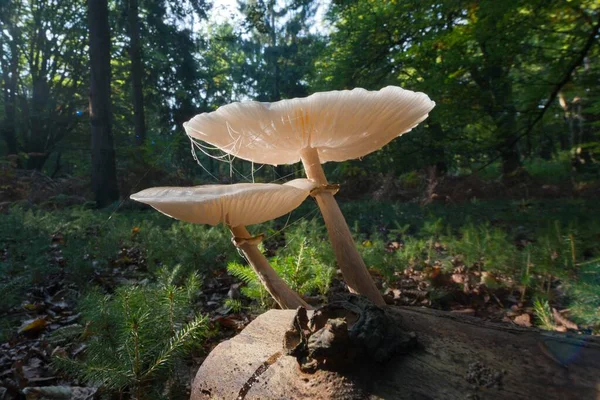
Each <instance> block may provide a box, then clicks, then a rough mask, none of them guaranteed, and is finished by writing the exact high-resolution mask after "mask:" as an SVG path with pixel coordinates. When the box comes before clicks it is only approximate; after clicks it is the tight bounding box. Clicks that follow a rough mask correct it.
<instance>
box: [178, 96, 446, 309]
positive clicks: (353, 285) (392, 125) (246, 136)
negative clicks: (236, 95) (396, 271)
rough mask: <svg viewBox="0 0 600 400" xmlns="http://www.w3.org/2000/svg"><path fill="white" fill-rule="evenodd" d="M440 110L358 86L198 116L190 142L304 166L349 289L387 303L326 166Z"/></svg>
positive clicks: (417, 99) (425, 101)
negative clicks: (354, 238)
mask: <svg viewBox="0 0 600 400" xmlns="http://www.w3.org/2000/svg"><path fill="white" fill-rule="evenodd" d="M434 106H435V103H434V102H433V101H431V100H430V99H429V97H428V96H427V95H426V94H424V93H416V92H412V91H409V90H404V89H401V88H399V87H394V86H388V87H385V88H383V89H381V90H379V91H367V90H365V89H358V88H357V89H353V90H344V91H332V92H321V93H315V94H313V95H311V96H308V97H305V98H297V99H290V100H282V101H278V102H274V103H261V102H241V103H232V104H229V105H226V106H223V107H221V108H219V109H217V110H216V111H214V112H210V113H204V114H200V115H197V116H196V117H194V118H193V119H192V120H190V121H189V122H187V123H185V124H184V127H185V130H186V133H187V134H188V136H190V137H191V138H193V139H198V140H202V141H205V142H207V143H209V144H211V145H214V146H216V147H218V148H219V149H221V150H223V151H224V152H226V153H229V154H231V155H233V156H235V157H239V158H241V159H244V160H248V161H252V162H255V163H261V164H271V165H280V164H294V163H296V162H298V161H302V164H303V165H304V170H305V172H306V176H307V177H308V178H309V179H311V180H313V181H314V182H315V183H316V184H317V185H318V186H317V187H316V188H315V189H314V190H313V191H312V193H311V194H312V195H313V196H314V197H315V199H316V200H317V203H318V205H319V208H320V209H321V213H322V214H323V219H324V221H325V225H326V226H327V231H328V234H329V238H330V240H331V243H332V247H333V249H334V252H335V254H336V258H337V262H338V265H339V267H340V269H341V270H342V274H343V275H344V279H345V281H346V283H347V284H348V287H349V288H350V290H351V291H352V292H354V293H358V294H362V295H364V296H366V297H368V298H369V299H370V300H371V301H372V302H374V303H375V304H378V305H384V304H385V303H384V300H383V297H382V296H381V293H380V292H379V291H378V290H377V287H376V286H375V283H374V282H373V279H372V278H371V276H370V274H369V272H368V270H367V267H366V265H365V263H364V261H363V260H362V258H361V257H360V254H359V253H358V250H357V249H356V247H355V245H354V243H353V239H352V235H351V233H350V230H349V228H348V225H347V223H346V221H345V219H344V216H343V215H342V213H341V211H340V209H339V206H338V204H337V202H336V201H335V199H334V197H333V195H334V194H335V192H336V190H337V188H336V187H335V185H330V184H329V183H328V181H327V178H326V177H325V173H324V171H323V168H322V166H321V164H322V163H325V162H329V161H337V162H340V161H345V160H351V159H356V158H360V157H363V156H365V155H367V154H369V153H372V152H374V151H376V150H379V149H380V148H382V147H383V146H385V145H386V144H387V143H389V142H390V141H392V140H393V139H394V138H396V137H398V136H400V135H402V134H404V133H406V132H408V131H410V130H411V129H412V128H414V127H415V126H416V125H418V124H419V123H420V122H422V121H423V120H425V119H426V118H427V116H428V113H429V111H431V109H433V107H434Z"/></svg>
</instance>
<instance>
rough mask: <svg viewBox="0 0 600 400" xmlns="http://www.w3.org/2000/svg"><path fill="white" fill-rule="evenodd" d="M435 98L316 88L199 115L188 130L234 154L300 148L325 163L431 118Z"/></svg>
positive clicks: (281, 160) (281, 157)
mask: <svg viewBox="0 0 600 400" xmlns="http://www.w3.org/2000/svg"><path fill="white" fill-rule="evenodd" d="M434 106H435V103H434V102H433V101H431V100H430V99H429V97H428V96H427V95H426V94H424V93H417V92H411V91H410V90H404V89H401V88H399V87H395V86H388V87H385V88H383V89H381V90H379V91H368V90H365V89H353V90H344V91H333V92H320V93H315V94H313V95H311V96H308V97H305V98H298V99H291V100H282V101H278V102H275V103H259V102H253V101H251V102H243V103H232V104H228V105H226V106H223V107H220V108H219V109H218V110H216V111H214V112H211V113H204V114H200V115H197V116H195V117H194V118H192V119H191V120H190V121H189V122H187V123H185V124H184V127H185V130H186V133H187V134H188V135H189V136H190V137H192V138H195V139H199V140H203V141H205V142H208V143H210V144H212V145H214V146H217V147H219V148H220V149H221V150H223V151H225V152H227V153H229V154H232V155H234V156H236V157H239V158H242V159H244V160H248V161H254V162H257V163H261V164H272V165H279V164H294V163H296V162H298V161H300V150H302V149H304V148H306V147H313V148H315V149H317V151H318V153H319V158H320V160H321V162H327V161H344V160H351V159H354V158H359V157H362V156H365V155H367V154H369V153H372V152H373V151H375V150H378V149H380V148H382V147H383V146H385V145H386V144H387V143H389V142H390V141H391V140H393V139H394V138H396V137H397V136H399V135H402V134H403V133H406V132H408V131H410V130H411V129H412V128H414V127H415V126H416V125H417V124H419V123H420V122H421V121H423V120H424V119H425V118H427V116H428V113H429V111H431V109H432V108H433V107H434Z"/></svg>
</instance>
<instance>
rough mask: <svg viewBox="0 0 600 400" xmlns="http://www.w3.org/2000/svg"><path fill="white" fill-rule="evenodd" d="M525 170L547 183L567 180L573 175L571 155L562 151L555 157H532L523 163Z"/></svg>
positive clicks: (558, 182)
mask: <svg viewBox="0 0 600 400" xmlns="http://www.w3.org/2000/svg"><path fill="white" fill-rule="evenodd" d="M524 167H525V170H526V171H527V172H528V173H529V175H531V176H532V177H533V178H534V179H537V180H539V181H540V182H543V183H547V184H560V183H562V182H569V180H570V178H571V177H572V175H573V172H572V166H571V155H570V154H569V153H568V152H562V153H560V154H559V156H558V157H557V158H556V159H553V160H544V159H542V158H534V159H531V160H527V161H526V162H525V163H524Z"/></svg>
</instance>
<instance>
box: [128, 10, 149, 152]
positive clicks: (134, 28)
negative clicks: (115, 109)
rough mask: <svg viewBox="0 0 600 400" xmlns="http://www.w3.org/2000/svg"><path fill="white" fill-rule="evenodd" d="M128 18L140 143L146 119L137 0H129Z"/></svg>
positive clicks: (134, 103) (135, 119)
mask: <svg viewBox="0 0 600 400" xmlns="http://www.w3.org/2000/svg"><path fill="white" fill-rule="evenodd" d="M127 14H128V20H129V38H130V43H129V57H130V58H131V83H132V94H133V120H134V125H135V142H136V144H137V145H138V146H139V145H142V144H144V141H145V140H146V121H145V114H144V92H143V85H142V78H143V76H144V66H143V65H142V50H141V46H140V22H139V18H138V14H139V10H138V0H129V9H128V11H127Z"/></svg>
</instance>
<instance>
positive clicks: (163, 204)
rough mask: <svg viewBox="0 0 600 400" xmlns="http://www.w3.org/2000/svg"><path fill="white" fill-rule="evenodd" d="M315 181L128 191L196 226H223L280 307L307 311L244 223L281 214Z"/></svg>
mask: <svg viewBox="0 0 600 400" xmlns="http://www.w3.org/2000/svg"><path fill="white" fill-rule="evenodd" d="M314 188H315V184H314V182H311V181H310V180H308V179H296V180H293V181H291V182H287V183H285V184H283V185H277V184H272V183H264V184H260V183H256V184H253V183H238V184H233V185H206V186H195V187H155V188H150V189H145V190H142V191H141V192H139V193H135V194H132V195H131V199H132V200H136V201H139V202H142V203H145V204H149V205H151V206H152V207H154V208H155V209H156V210H158V211H160V212H161V213H163V214H165V215H168V216H170V217H172V218H175V219H178V220H181V221H186V222H192V223H195V224H209V225H218V224H220V223H224V224H226V225H227V226H228V227H229V229H230V230H231V232H232V234H233V242H234V244H235V245H236V246H237V247H238V248H240V249H241V250H242V252H243V253H244V255H245V256H246V258H247V259H248V262H249V263H250V265H251V266H252V268H253V269H254V271H255V272H256V274H257V275H258V277H259V279H260V281H261V282H262V283H263V285H264V286H265V288H266V289H267V291H268V292H269V294H271V296H272V297H273V298H274V299H275V301H276V302H277V303H278V304H279V305H280V306H281V308H291V309H295V308H298V307H299V306H303V307H305V308H308V309H310V308H311V307H310V306H308V304H306V302H305V301H304V300H302V298H301V297H300V296H299V295H298V294H297V293H295V292H294V291H293V290H292V289H290V288H289V286H288V285H287V284H286V283H285V282H284V281H283V279H281V278H280V277H279V276H278V275H277V273H276V272H275V270H274V269H273V268H272V267H271V265H269V262H268V261H267V259H266V258H265V256H264V255H263V254H262V253H261V252H260V251H259V249H258V246H257V245H258V244H259V243H260V242H261V240H262V236H260V235H259V236H255V237H252V236H251V235H250V233H249V232H248V230H247V229H246V225H252V224H258V223H261V222H265V221H269V220H271V219H275V218H277V217H280V216H282V215H285V214H287V213H289V212H291V211H292V210H294V209H295V208H297V207H298V206H299V205H300V204H301V203H302V202H303V201H304V199H306V197H307V196H308V194H309V193H310V191H311V190H312V189H314Z"/></svg>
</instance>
